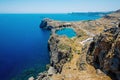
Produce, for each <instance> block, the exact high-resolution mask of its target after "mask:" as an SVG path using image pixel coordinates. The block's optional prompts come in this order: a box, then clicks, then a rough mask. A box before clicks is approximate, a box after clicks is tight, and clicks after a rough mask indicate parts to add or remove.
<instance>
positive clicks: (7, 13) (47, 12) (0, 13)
mask: <svg viewBox="0 0 120 80" xmlns="http://www.w3.org/2000/svg"><path fill="white" fill-rule="evenodd" d="M96 12H103V13H106V12H114V11H73V12H10V13H9V12H8V13H7V12H6V13H0V14H69V13H96Z"/></svg>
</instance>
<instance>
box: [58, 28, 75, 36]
mask: <svg viewBox="0 0 120 80" xmlns="http://www.w3.org/2000/svg"><path fill="white" fill-rule="evenodd" d="M56 34H58V35H60V36H67V37H68V38H73V37H76V32H75V31H74V29H72V28H62V29H60V30H57V31H56Z"/></svg>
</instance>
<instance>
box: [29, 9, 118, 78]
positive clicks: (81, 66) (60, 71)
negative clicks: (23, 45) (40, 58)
mask: <svg viewBox="0 0 120 80" xmlns="http://www.w3.org/2000/svg"><path fill="white" fill-rule="evenodd" d="M119 23H120V10H117V11H115V12H113V13H112V14H108V15H106V16H104V17H103V18H100V19H98V20H89V21H78V22H61V21H54V20H51V19H48V18H46V19H44V20H42V22H41V24H40V28H43V29H48V30H51V36H50V39H49V41H48V49H49V53H50V64H49V68H48V70H47V71H45V72H43V73H40V74H39V75H38V77H37V79H36V80H120V46H119V45H120V44H119V43H120V41H119V40H120V39H119V38H120V24H119ZM65 27H70V28H73V29H74V30H75V32H76V33H77V36H76V37H74V38H67V37H66V36H59V35H57V34H56V33H55V32H56V30H58V29H61V28H65ZM30 79H34V78H33V77H31V78H30Z"/></svg>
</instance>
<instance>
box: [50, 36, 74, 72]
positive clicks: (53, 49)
mask: <svg viewBox="0 0 120 80" xmlns="http://www.w3.org/2000/svg"><path fill="white" fill-rule="evenodd" d="M48 46H49V51H50V65H51V66H52V67H54V68H55V69H56V70H57V73H60V72H61V71H62V67H63V65H64V64H65V63H66V62H67V61H69V58H70V56H71V55H72V54H71V47H70V46H68V45H65V44H63V43H62V42H60V40H59V38H57V35H52V36H51V37H50V39H49V45H48Z"/></svg>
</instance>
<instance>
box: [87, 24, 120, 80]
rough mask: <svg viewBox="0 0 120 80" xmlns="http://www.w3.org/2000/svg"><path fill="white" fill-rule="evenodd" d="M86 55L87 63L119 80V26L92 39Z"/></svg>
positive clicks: (114, 79)
mask: <svg viewBox="0 0 120 80" xmlns="http://www.w3.org/2000/svg"><path fill="white" fill-rule="evenodd" d="M87 54H88V55H87V62H88V63H90V64H92V65H93V66H95V68H96V69H101V70H102V71H104V72H105V73H107V74H108V75H109V76H110V77H111V78H112V79H113V80H120V24H119V25H118V27H113V28H110V29H107V30H105V31H104V32H102V33H101V34H100V35H98V36H96V37H94V40H93V42H92V43H91V44H90V47H89V50H88V53H87Z"/></svg>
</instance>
